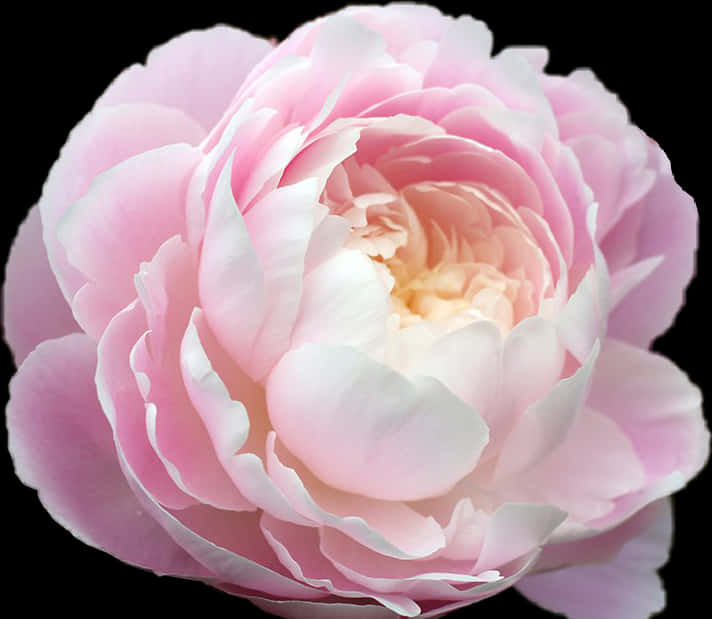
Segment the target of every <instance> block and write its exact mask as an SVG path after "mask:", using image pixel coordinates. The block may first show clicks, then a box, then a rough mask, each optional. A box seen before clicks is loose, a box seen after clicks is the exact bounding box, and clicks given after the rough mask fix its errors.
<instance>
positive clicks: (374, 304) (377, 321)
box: [291, 249, 390, 353]
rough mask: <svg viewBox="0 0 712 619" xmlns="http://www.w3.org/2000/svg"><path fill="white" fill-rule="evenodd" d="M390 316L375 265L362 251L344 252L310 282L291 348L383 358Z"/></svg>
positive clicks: (316, 271)
mask: <svg viewBox="0 0 712 619" xmlns="http://www.w3.org/2000/svg"><path fill="white" fill-rule="evenodd" d="M345 281H347V282H348V285H347V286H346V288H344V282H345ZM389 310H390V300H389V298H388V294H387V292H386V290H385V288H384V286H383V282H382V280H381V278H380V276H379V275H378V273H377V272H376V269H375V267H374V265H373V263H372V261H371V260H369V258H368V257H367V256H365V255H364V254H363V253H361V252H359V251H352V250H347V249H341V250H339V251H338V252H337V253H335V254H334V255H333V256H332V257H331V258H330V259H329V260H326V261H325V262H323V263H322V264H321V265H319V266H318V267H317V268H315V269H313V270H312V271H311V272H310V273H309V274H307V276H306V277H305V279H304V292H303V295H302V300H301V305H300V307H299V315H298V316H297V321H296V324H295V326H294V331H293V333H292V339H291V347H292V348H298V347H299V346H301V345H302V344H305V343H324V344H333V345H349V346H355V347H357V348H360V349H361V350H364V351H367V352H371V351H372V352H374V353H375V352H380V350H381V349H382V347H383V342H384V339H385V336H386V325H387V321H388V313H389Z"/></svg>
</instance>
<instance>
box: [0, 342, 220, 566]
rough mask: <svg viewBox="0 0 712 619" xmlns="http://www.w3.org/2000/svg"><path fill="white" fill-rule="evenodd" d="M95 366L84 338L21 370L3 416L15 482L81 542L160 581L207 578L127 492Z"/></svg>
mask: <svg viewBox="0 0 712 619" xmlns="http://www.w3.org/2000/svg"><path fill="white" fill-rule="evenodd" d="M95 365H96V347H95V345H94V343H93V342H92V341H91V340H90V339H89V338H88V337H87V336H86V335H84V334H72V335H67V336H65V337H63V338H60V339H56V340H49V341H46V342H44V343H42V344H40V345H39V346H38V347H37V348H36V349H35V351H34V352H33V353H31V354H30V355H29V357H27V359H26V360H25V362H24V363H23V364H22V366H21V367H20V369H19V371H18V373H17V375H16V376H15V378H14V379H13V380H12V383H11V385H10V396H11V399H10V403H9V404H8V408H7V421H8V429H9V434H10V452H11V453H12V456H13V459H14V461H15V470H16V472H17V475H18V477H20V479H22V481H23V482H24V483H25V484H27V485H28V486H32V487H34V488H37V490H38V491H39V495H40V500H41V501H42V503H43V504H44V506H45V507H46V508H47V510H48V511H49V513H50V514H52V517H53V518H55V520H57V521H58V522H59V523H60V524H61V525H62V526H64V527H66V528H67V529H69V531H71V532H72V533H73V534H74V535H75V536H76V537H78V538H79V539H81V540H82V541H83V542H85V543H87V544H89V545H91V546H94V547H96V548H101V549H102V550H105V551H107V552H109V553H111V554H112V555H115V556H116V557H118V558H119V559H121V560H122V561H126V562H128V563H133V564H135V565H139V566H141V567H145V568H149V569H152V570H154V571H156V572H159V573H164V574H175V575H179V576H185V577H193V578H197V577H210V575H211V574H210V572H209V571H207V570H206V569H204V568H203V567H202V566H201V565H199V564H198V563H196V562H195V561H194V560H193V559H192V558H191V557H190V556H189V555H188V554H187V553H186V552H185V551H184V550H183V549H182V548H180V547H179V546H177V545H176V544H175V542H174V541H173V540H172V539H171V538H170V537H169V536H168V534H167V533H166V532H165V531H164V530H163V529H162V528H161V527H160V525H158V523H157V522H156V521H155V520H154V519H153V518H151V517H150V516H149V515H148V514H147V513H146V512H144V511H143V510H142V509H141V507H140V505H139V503H138V501H137V500H136V497H135V496H134V494H133V492H132V491H131V490H130V488H129V486H128V484H127V482H126V478H125V477H124V475H123V473H122V472H121V468H120V467H119V463H118V459H117V456H116V451H115V449H114V445H113V442H112V440H111V429H110V428H109V425H108V424H107V422H106V419H105V417H104V414H103V412H102V410H101V407H100V406H99V402H98V401H97V399H96V388H95V386H94V369H95Z"/></svg>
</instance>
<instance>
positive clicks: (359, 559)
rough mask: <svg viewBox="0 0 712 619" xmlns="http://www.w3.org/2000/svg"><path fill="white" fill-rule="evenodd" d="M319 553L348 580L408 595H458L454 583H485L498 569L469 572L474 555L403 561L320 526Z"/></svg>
mask: <svg viewBox="0 0 712 619" xmlns="http://www.w3.org/2000/svg"><path fill="white" fill-rule="evenodd" d="M317 546H318V547H319V549H320V551H321V553H322V554H323V555H324V556H325V557H326V558H327V559H328V560H329V561H330V562H331V563H332V564H333V566H334V568H336V569H337V570H338V571H339V572H340V573H341V574H343V575H344V576H346V577H347V578H348V579H349V580H350V581H351V582H354V583H358V584H359V585H360V586H362V587H366V588H367V589H369V590H371V591H378V592H381V593H401V594H403V593H405V594H407V595H408V596H409V597H410V598H411V599H413V600H418V599H438V600H447V599H452V598H455V599H459V595H460V591H459V590H458V589H456V588H455V587H453V585H462V584H473V583H488V582H494V581H496V580H498V579H499V578H501V576H500V575H499V573H498V572H496V571H493V570H491V571H489V572H484V573H482V574H477V575H473V574H471V572H472V568H473V567H474V559H473V557H470V558H469V560H460V561H453V560H448V559H441V558H434V559H426V560H423V561H403V560H399V559H394V558H392V557H385V556H383V555H380V554H377V553H374V552H371V551H370V550H369V549H367V548H365V547H363V546H362V545H360V544H358V543H357V542H355V541H354V540H352V539H350V538H348V537H347V536H345V535H343V534H342V533H340V532H338V531H335V530H334V529H327V528H324V529H321V530H320V536H319V540H318V542H317Z"/></svg>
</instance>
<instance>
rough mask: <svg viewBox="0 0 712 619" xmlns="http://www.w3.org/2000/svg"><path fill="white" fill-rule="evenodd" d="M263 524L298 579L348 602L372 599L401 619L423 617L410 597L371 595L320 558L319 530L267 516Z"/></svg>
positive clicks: (282, 558)
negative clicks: (357, 599)
mask: <svg viewBox="0 0 712 619" xmlns="http://www.w3.org/2000/svg"><path fill="white" fill-rule="evenodd" d="M260 524H261V528H262V532H263V533H264V535H265V537H266V539H267V542H268V543H269V545H270V546H271V547H272V549H273V550H274V551H275V553H276V554H277V556H278V557H279V559H280V561H281V562H282V564H283V565H285V566H286V567H287V569H289V571H290V572H291V573H292V575H293V576H294V577H295V578H296V579H298V580H300V581H303V582H306V583H308V584H310V585H312V586H314V587H319V588H324V589H326V590H327V591H329V592H330V593H333V594H335V595H338V596H342V597H346V598H361V597H371V598H373V599H375V600H376V601H378V602H380V603H381V604H383V605H384V606H386V607H387V608H388V609H390V610H392V611H393V612H396V613H398V614H399V615H402V616H406V617H415V616H417V615H418V614H419V613H420V607H419V606H418V605H417V604H416V603H415V602H414V601H413V600H411V599H410V598H408V597H407V596H404V595H398V594H379V593H376V592H372V591H369V590H368V589H366V588H363V587H361V586H359V585H358V584H356V583H354V582H352V581H349V580H348V579H347V578H346V577H345V576H344V575H343V574H341V573H340V572H339V571H337V570H336V569H334V566H333V565H332V564H331V563H330V562H329V560H328V559H327V558H326V557H325V556H324V555H323V554H321V551H320V549H319V531H318V529H315V528H305V527H298V526H296V525H293V524H289V523H287V522H283V521H281V520H277V519H276V518H272V517H271V516H269V515H268V514H263V516H262V518H261V521H260Z"/></svg>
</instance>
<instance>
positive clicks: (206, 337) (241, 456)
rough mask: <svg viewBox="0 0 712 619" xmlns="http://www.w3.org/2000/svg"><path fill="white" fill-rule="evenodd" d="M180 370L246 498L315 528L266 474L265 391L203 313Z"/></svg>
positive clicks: (196, 317)
mask: <svg viewBox="0 0 712 619" xmlns="http://www.w3.org/2000/svg"><path fill="white" fill-rule="evenodd" d="M180 364H181V371H182V373H183V381H184V383H185V386H186V389H187V391H188V395H189V397H190V399H191V402H192V403H193V405H194V406H195V408H196V410H197V412H198V414H199V415H200V417H201V419H202V420H203V423H204V424H205V427H206V429H207V431H208V434H209V435H210V439H211V441H212V443H213V449H214V452H215V455H216V456H217V458H218V460H219V461H220V463H221V464H222V466H223V467H224V469H225V471H226V472H227V473H228V475H229V476H230V478H231V479H232V481H233V482H234V484H235V486H236V487H237V488H238V489H239V490H240V492H241V493H242V494H243V496H245V497H246V498H247V499H248V500H249V501H250V502H251V503H252V504H253V505H256V506H257V507H259V508H260V509H263V510H265V511H266V512H268V513H270V514H273V515H274V516H276V517H278V518H281V519H282V520H286V521H289V522H295V523H297V524H311V522H310V520H309V519H308V518H305V517H304V516H302V515H300V514H299V513H298V512H297V511H296V509H295V508H294V507H293V506H292V505H291V504H290V503H289V501H288V499H287V498H286V496H285V495H284V493H283V492H282V491H281V490H280V488H279V487H278V486H277V485H276V484H275V483H274V481H273V480H272V479H271V478H270V477H269V476H268V475H267V472H266V471H265V466H264V463H263V460H262V456H263V455H264V451H265V436H266V433H267V431H268V428H269V419H268V418H267V405H266V403H265V397H264V390H263V389H262V387H261V386H260V385H259V384H257V383H255V382H254V381H253V380H252V379H251V378H249V376H247V375H246V374H245V373H244V372H243V371H242V370H240V368H239V366H236V365H235V363H234V362H233V361H232V360H231V359H230V358H229V357H228V355H227V354H226V353H225V352H224V351H222V349H221V348H220V347H219V345H218V344H217V342H216V341H215V339H214V336H213V334H212V333H211V332H210V329H209V328H208V325H207V323H206V321H205V317H204V315H203V312H202V311H201V310H199V309H198V308H196V309H195V310H194V311H193V313H192V315H191V318H190V322H189V324H188V327H187V328H186V331H185V335H184V336H183V341H182V343H181V352H180ZM223 377H224V379H225V380H223ZM225 381H227V382H225ZM228 387H229V389H228ZM255 452H256V453H255ZM257 454H259V455H257Z"/></svg>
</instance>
